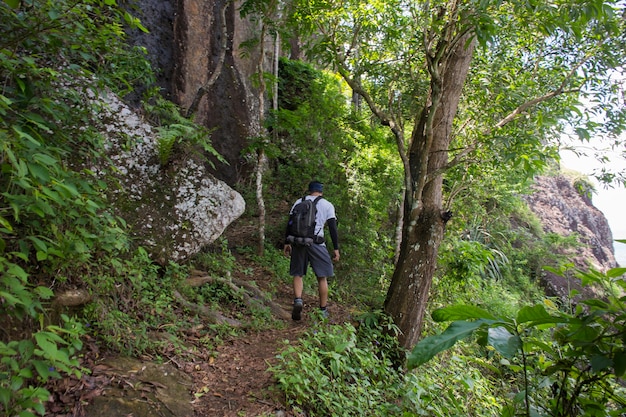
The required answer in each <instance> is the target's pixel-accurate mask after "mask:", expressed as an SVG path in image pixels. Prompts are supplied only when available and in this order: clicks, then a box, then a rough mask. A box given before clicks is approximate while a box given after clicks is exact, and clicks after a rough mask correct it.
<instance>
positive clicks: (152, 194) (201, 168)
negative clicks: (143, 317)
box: [92, 95, 245, 264]
mask: <svg viewBox="0 0 626 417" xmlns="http://www.w3.org/2000/svg"><path fill="white" fill-rule="evenodd" d="M100 117H101V118H102V120H104V123H105V125H106V132H102V133H103V134H104V135H105V138H106V139H105V146H106V150H107V153H108V157H109V158H110V161H111V162H112V163H113V166H114V172H113V174H112V176H113V178H112V177H111V173H110V170H108V169H107V170H105V169H104V166H98V161H94V164H95V166H94V167H92V169H93V170H94V171H95V172H96V173H97V174H100V175H101V176H102V178H103V179H105V178H106V179H107V181H108V182H109V183H111V184H112V185H111V186H110V187H109V192H110V194H109V200H110V201H109V202H110V203H111V206H112V207H113V209H114V210H115V212H116V214H118V215H119V216H120V217H122V218H123V219H124V220H125V221H126V222H127V223H128V224H129V225H130V226H131V228H132V236H133V241H134V242H135V243H136V244H138V245H140V246H142V247H143V248H145V249H146V250H147V251H148V252H149V253H150V255H151V256H152V258H153V259H155V260H157V261H158V262H159V263H161V264H167V262H168V261H170V260H172V261H181V260H183V259H185V258H188V257H190V256H191V255H194V254H195V253H197V252H198V251H200V249H202V248H203V247H204V246H206V245H207V244H209V243H212V242H213V241H215V240H216V239H217V238H218V237H219V236H221V234H222V233H223V231H224V229H226V227H227V226H228V225H229V224H230V223H231V222H233V221H234V220H236V219H237V218H238V217H239V216H241V214H243V212H244V209H245V202H244V200H243V197H242V196H241V195H240V194H239V193H237V192H236V191H234V190H233V189H231V188H230V187H229V186H228V185H226V184H225V183H224V182H222V181H219V180H217V179H216V178H215V177H213V175H211V174H209V173H208V172H207V169H206V167H205V161H203V159H202V158H203V156H202V155H201V154H199V153H198V154H195V153H193V152H190V153H183V154H176V155H172V158H171V162H170V163H168V164H167V165H166V166H164V165H163V164H161V161H160V159H159V155H158V145H157V135H156V132H154V130H153V128H152V126H150V125H149V124H148V123H146V122H144V121H143V120H142V119H141V118H140V117H139V115H138V114H136V113H135V112H133V111H132V110H131V109H130V108H129V107H128V106H127V105H125V104H124V103H123V102H122V101H121V100H119V99H118V98H117V97H115V96H113V95H109V96H108V97H106V99H105V106H104V112H103V113H102V114H100ZM105 175H106V177H105ZM112 180H113V181H112Z"/></svg>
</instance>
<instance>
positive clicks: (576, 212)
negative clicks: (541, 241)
mask: <svg viewBox="0 0 626 417" xmlns="http://www.w3.org/2000/svg"><path fill="white" fill-rule="evenodd" d="M526 201H527V202H528V204H529V206H530V208H531V210H532V211H533V212H534V213H535V214H536V215H537V216H538V217H539V219H540V220H541V222H542V225H543V230H544V231H545V232H547V233H555V234H558V235H561V236H570V235H572V234H575V235H576V236H577V239H578V241H579V243H580V247H579V248H577V249H576V250H575V251H572V252H570V253H567V254H566V255H568V257H569V259H570V260H571V262H572V263H573V264H574V265H575V267H576V268H579V269H581V270H588V269H589V268H593V269H595V270H598V271H603V272H604V271H606V270H608V269H610V268H615V267H616V266H617V263H616V261H615V255H614V250H613V236H612V233H611V229H610V227H609V223H608V221H607V220H606V218H605V217H604V214H602V212H601V211H600V210H598V209H597V208H596V207H594V206H593V204H592V202H591V200H589V198H587V197H585V196H583V195H581V194H580V193H579V192H578V191H577V190H576V188H575V187H574V185H573V184H572V181H571V180H570V179H568V178H567V177H565V176H562V175H559V176H553V177H538V178H536V179H535V184H534V186H533V193H531V194H530V195H528V196H527V197H526ZM543 281H544V286H545V288H546V291H547V293H548V294H549V295H554V296H560V297H565V296H567V294H568V293H569V291H570V290H571V289H578V290H579V291H582V293H583V294H584V293H587V294H589V295H591V294H590V293H589V291H591V289H590V288H584V289H583V288H581V286H580V282H579V280H577V279H575V278H573V277H568V278H567V279H566V278H563V277H559V276H556V275H555V274H552V273H546V274H545V276H544V277H543Z"/></svg>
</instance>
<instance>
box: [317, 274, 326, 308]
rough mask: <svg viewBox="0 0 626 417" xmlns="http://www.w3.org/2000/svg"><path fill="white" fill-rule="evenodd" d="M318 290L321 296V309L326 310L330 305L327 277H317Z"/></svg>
mask: <svg viewBox="0 0 626 417" xmlns="http://www.w3.org/2000/svg"><path fill="white" fill-rule="evenodd" d="M317 288H318V292H319V295H320V308H321V309H325V308H326V304H327V303H328V280H326V277H317Z"/></svg>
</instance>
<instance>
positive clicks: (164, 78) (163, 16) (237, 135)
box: [130, 0, 271, 186]
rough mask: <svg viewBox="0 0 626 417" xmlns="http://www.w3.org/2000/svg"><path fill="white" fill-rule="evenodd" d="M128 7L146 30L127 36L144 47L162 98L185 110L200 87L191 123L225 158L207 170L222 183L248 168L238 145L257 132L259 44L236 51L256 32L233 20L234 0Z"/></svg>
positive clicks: (155, 0) (137, 2) (154, 1)
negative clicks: (204, 129) (207, 131)
mask: <svg viewBox="0 0 626 417" xmlns="http://www.w3.org/2000/svg"><path fill="white" fill-rule="evenodd" d="M132 4H133V6H132V9H131V12H132V13H133V14H134V15H135V16H137V17H138V18H140V19H141V21H142V24H143V25H144V26H145V27H146V28H147V29H148V30H149V31H150V33H149V34H144V33H141V32H133V33H131V34H130V39H131V41H132V42H133V43H134V44H136V45H140V46H144V47H146V49H147V50H148V53H149V56H150V60H151V61H152V64H153V68H155V69H158V71H159V72H158V74H157V77H158V84H159V86H160V87H161V88H162V89H163V92H164V95H165V96H166V97H167V98H169V99H171V100H172V101H173V102H175V103H177V104H178V105H179V106H180V107H181V108H182V109H183V110H184V111H187V110H188V109H189V108H190V107H191V106H192V103H193V102H194V99H196V98H197V96H198V93H199V92H201V94H200V96H201V99H200V101H199V102H198V103H197V107H196V108H195V111H194V118H195V121H196V122H197V123H200V124H202V125H204V126H206V127H207V128H209V129H210V130H211V132H212V133H211V139H212V143H213V147H214V148H215V149H216V150H217V151H218V152H219V153H220V154H221V155H222V156H223V157H224V158H225V159H226V160H227V161H228V165H226V164H221V163H216V164H215V166H216V168H215V169H211V168H209V169H210V170H211V172H212V173H213V174H214V175H215V176H216V177H217V178H219V179H221V180H223V181H225V182H226V183H228V184H229V185H231V186H232V185H234V184H236V183H237V181H238V180H239V179H240V178H241V177H242V176H245V175H246V173H247V172H248V170H249V169H251V167H250V166H248V164H247V163H246V160H245V157H244V156H243V155H242V150H243V149H244V148H245V147H246V146H247V145H248V139H249V138H251V137H256V136H258V135H259V133H260V130H261V129H260V117H259V112H260V110H259V108H260V106H259V100H258V91H257V89H256V88H255V87H254V86H253V76H254V74H255V73H256V72H257V70H256V68H257V63H258V62H259V52H258V49H259V48H254V49H253V50H250V51H244V50H242V49H241V45H242V43H243V42H245V41H247V40H250V39H252V38H254V37H255V36H257V33H256V31H255V28H256V27H255V25H254V23H252V22H251V21H248V20H244V19H241V18H240V14H239V9H240V6H241V1H230V0H134V1H133V2H132ZM266 49H267V50H270V51H271V48H266ZM265 58H266V57H264V59H265ZM270 59H271V58H270ZM263 62H264V68H266V69H268V68H269V65H268V64H267V62H266V60H264V61H263ZM214 162H215V161H214Z"/></svg>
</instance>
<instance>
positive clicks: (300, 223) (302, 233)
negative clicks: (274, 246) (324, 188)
mask: <svg viewBox="0 0 626 417" xmlns="http://www.w3.org/2000/svg"><path fill="white" fill-rule="evenodd" d="M320 198H322V196H321V195H320V196H318V197H317V198H316V199H315V200H309V199H307V198H306V197H302V200H301V201H300V202H299V203H298V204H296V205H295V206H294V208H293V210H292V211H291V214H290V215H289V223H288V224H287V236H288V237H289V236H293V237H295V238H311V239H313V238H314V237H315V216H316V214H317V202H318V201H319V199H320Z"/></svg>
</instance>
